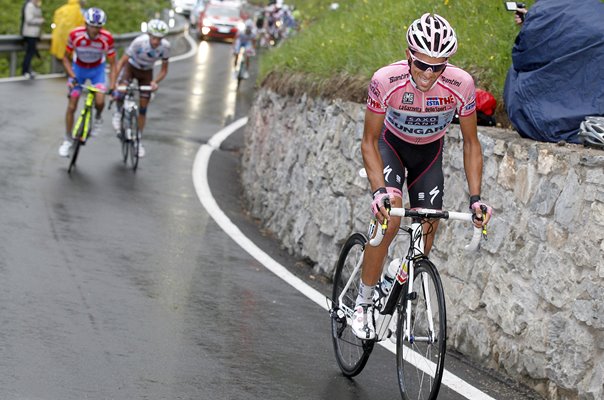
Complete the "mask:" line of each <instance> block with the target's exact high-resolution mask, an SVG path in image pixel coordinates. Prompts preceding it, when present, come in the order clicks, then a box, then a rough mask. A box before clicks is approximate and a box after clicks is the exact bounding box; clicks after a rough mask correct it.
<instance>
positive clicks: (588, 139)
mask: <svg viewBox="0 0 604 400" xmlns="http://www.w3.org/2000/svg"><path fill="white" fill-rule="evenodd" d="M578 136H579V139H580V140H581V141H582V142H583V144H584V145H585V146H595V147H601V148H604V117H586V118H585V121H583V122H581V129H580V130H579V135H578Z"/></svg>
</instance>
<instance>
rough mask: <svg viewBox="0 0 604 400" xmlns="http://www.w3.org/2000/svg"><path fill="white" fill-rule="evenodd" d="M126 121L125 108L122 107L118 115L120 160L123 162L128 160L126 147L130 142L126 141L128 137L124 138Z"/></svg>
mask: <svg viewBox="0 0 604 400" xmlns="http://www.w3.org/2000/svg"><path fill="white" fill-rule="evenodd" d="M126 123H127V121H126V110H125V109H124V108H123V107H122V112H121V117H120V144H121V145H122V161H123V162H124V164H126V163H127V162H128V149H129V148H130V143H128V139H127V138H126V126H125V124H126Z"/></svg>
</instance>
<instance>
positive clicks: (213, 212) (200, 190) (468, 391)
mask: <svg viewBox="0 0 604 400" xmlns="http://www.w3.org/2000/svg"><path fill="white" fill-rule="evenodd" d="M247 120H248V119H247V118H241V119H239V120H237V121H235V122H233V123H232V124H230V125H228V126H227V127H225V128H223V129H222V130H220V131H219V132H217V133H216V134H215V135H214V136H212V138H211V139H210V141H209V142H208V144H204V145H202V146H201V147H200V148H199V150H198V152H197V155H196V156H195V161H194V163H193V184H194V186H195V191H196V192H197V197H199V200H200V201H201V204H202V205H203V206H204V208H205V209H206V211H207V212H208V214H209V215H210V216H211V217H212V218H213V219H214V221H216V223H217V224H218V226H220V227H221V228H222V230H223V231H224V232H225V233H226V234H227V235H229V236H230V237H231V238H232V239H233V240H234V241H235V242H236V243H237V244H239V246H241V247H242V248H243V249H244V250H245V251H247V252H248V253H249V254H250V255H251V256H252V257H254V258H255V259H256V260H258V262H260V263H261V264H263V265H264V266H265V267H266V268H267V269H268V270H269V271H271V272H273V273H274V274H275V275H277V276H278V277H279V278H281V279H283V280H284V281H285V282H287V283H289V284H290V285H291V286H293V287H294V288H295V289H296V290H298V291H300V292H301V293H303V294H304V295H305V296H306V297H308V298H309V299H311V300H312V301H314V302H315V303H316V304H318V305H319V306H321V307H323V308H324V309H325V310H327V309H328V307H327V302H326V300H325V296H324V295H323V294H321V293H320V292H318V291H317V290H315V289H313V288H312V287H310V286H309V285H307V284H306V283H305V282H304V281H302V280H301V279H300V278H298V277H297V276H295V275H293V274H292V273H291V272H289V271H288V270H287V268H285V267H284V266H282V265H281V264H279V263H278V262H277V261H275V260H274V259H273V258H271V256H269V255H268V254H266V253H265V252H264V251H262V249H260V248H259V247H258V246H256V245H255V244H254V243H253V242H252V241H251V240H250V239H248V238H247V237H246V236H245V235H244V234H243V232H241V230H239V228H237V226H236V225H235V224H233V222H231V220H230V219H229V217H227V216H226V214H225V213H224V212H223V211H222V210H221V209H220V207H219V206H218V203H216V200H215V199H214V197H213V196H212V192H211V191H210V186H209V184H208V164H209V162H210V156H211V155H212V152H213V151H214V150H217V149H219V148H220V144H221V143H222V142H223V141H224V140H225V139H226V138H228V137H229V136H230V135H231V134H232V133H233V132H235V131H236V130H237V129H239V128H241V127H243V126H244V125H245V124H246V123H247ZM326 334H327V333H326ZM380 344H381V345H382V346H383V347H384V348H386V349H388V350H389V351H391V352H392V353H394V354H396V347H395V345H394V344H393V343H392V342H390V341H389V340H385V341H382V342H380ZM442 383H443V385H445V386H447V387H449V388H450V389H452V390H454V391H455V392H457V393H459V394H460V395H462V396H464V397H466V398H467V399H471V400H495V399H494V398H493V397H491V396H489V395H487V394H486V393H484V392H482V391H480V390H479V389H477V388H475V387H473V386H472V385H470V384H469V383H467V382H466V381H464V380H462V379H460V378H459V377H457V376H455V375H453V374H452V373H450V372H448V371H446V370H445V373H444V374H443V379H442Z"/></svg>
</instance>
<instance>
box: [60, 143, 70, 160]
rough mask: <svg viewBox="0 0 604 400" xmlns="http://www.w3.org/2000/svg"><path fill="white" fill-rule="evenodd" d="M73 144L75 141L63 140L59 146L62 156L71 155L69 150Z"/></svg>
mask: <svg viewBox="0 0 604 400" xmlns="http://www.w3.org/2000/svg"><path fill="white" fill-rule="evenodd" d="M72 145H73V143H72V141H71V140H63V143H61V146H60V147H59V155H60V156H61V157H69V150H70V149H71V146H72Z"/></svg>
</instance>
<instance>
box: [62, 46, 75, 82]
mask: <svg viewBox="0 0 604 400" xmlns="http://www.w3.org/2000/svg"><path fill="white" fill-rule="evenodd" d="M72 54H73V53H72V52H71V51H69V50H65V55H64V56H63V68H65V73H66V74H67V77H69V78H75V73H74V72H73V68H72V67H71V57H72Z"/></svg>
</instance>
